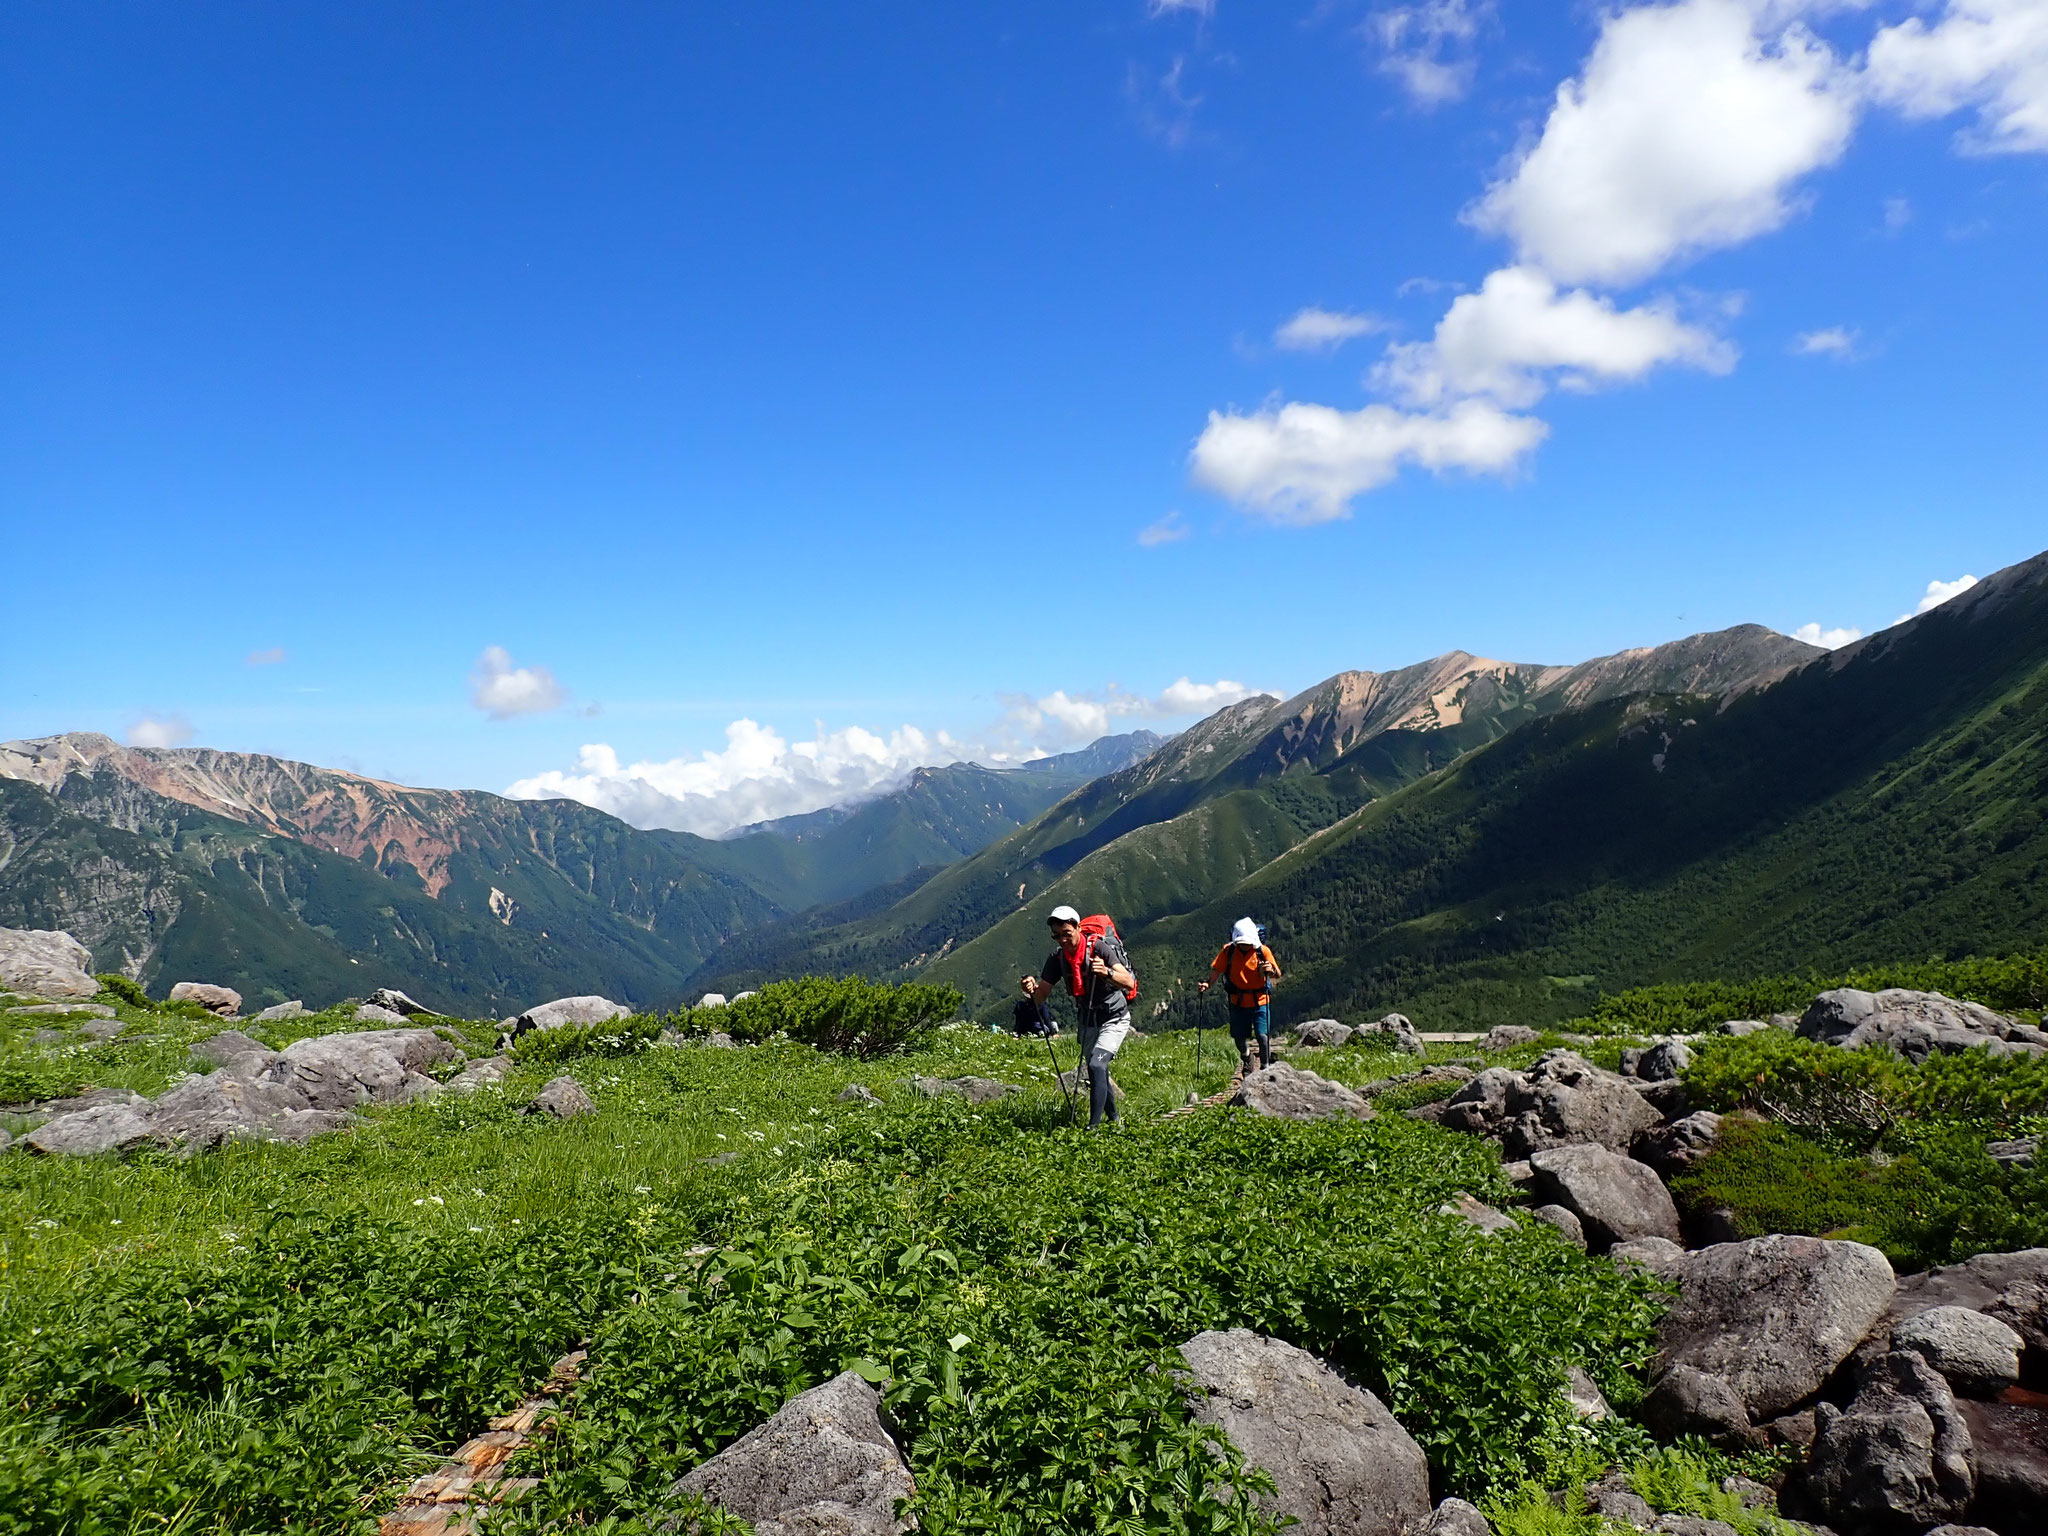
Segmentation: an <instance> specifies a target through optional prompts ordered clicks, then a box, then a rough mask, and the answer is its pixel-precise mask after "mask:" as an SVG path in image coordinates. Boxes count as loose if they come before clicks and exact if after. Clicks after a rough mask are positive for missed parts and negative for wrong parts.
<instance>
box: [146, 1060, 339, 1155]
mask: <svg viewBox="0 0 2048 1536" xmlns="http://www.w3.org/2000/svg"><path fill="white" fill-rule="evenodd" d="M309 1108H311V1106H310V1105H309V1104H308V1103H307V1101H306V1096H305V1095H304V1094H303V1093H302V1092H300V1091H299V1089H298V1087H297V1085H296V1084H294V1083H290V1082H276V1081H273V1080H271V1079H269V1078H266V1077H262V1076H256V1077H247V1078H245V1077H240V1076H237V1075H236V1073H235V1071H234V1070H233V1068H232V1067H227V1068H223V1069H222V1070H221V1071H218V1072H213V1073H209V1074H208V1075H207V1076H205V1077H199V1078H193V1079H192V1080H191V1081H189V1082H184V1083H180V1084H179V1085H178V1086H177V1087H175V1088H173V1089H171V1090H170V1091H169V1092H168V1093H166V1094H164V1095H163V1096H162V1097H161V1098H159V1099H158V1100H157V1101H156V1104H155V1105H154V1107H153V1112H152V1115H151V1119H152V1122H153V1127H154V1131H155V1134H156V1136H157V1138H158V1139H159V1140H161V1141H165V1142H179V1143H182V1144H183V1145H184V1147H185V1149H186V1150H187V1151H188V1152H199V1151H205V1150H208V1149H210V1148H213V1147H217V1146H219V1145H220V1144H221V1143H222V1142H226V1141H261V1140H265V1139H268V1137H269V1136H270V1134H271V1127H272V1125H273V1124H274V1123H275V1122H276V1121H278V1120H279V1119H280V1118H281V1117H283V1116H284V1115H286V1114H288V1113H290V1112H292V1111H294V1110H305V1109H309Z"/></svg>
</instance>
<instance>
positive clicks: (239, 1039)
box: [192, 1029, 272, 1066]
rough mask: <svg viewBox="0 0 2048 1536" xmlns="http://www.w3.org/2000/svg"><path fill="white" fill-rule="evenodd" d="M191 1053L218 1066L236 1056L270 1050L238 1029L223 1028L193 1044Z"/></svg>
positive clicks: (269, 1051) (268, 1053)
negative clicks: (217, 1032)
mask: <svg viewBox="0 0 2048 1536" xmlns="http://www.w3.org/2000/svg"><path fill="white" fill-rule="evenodd" d="M192 1054H193V1055H194V1056H197V1057H199V1058H201V1059H202V1060H205V1061H210V1062H213V1063H215V1064H216V1065H218V1066H226V1065H227V1064H228V1063H229V1062H231V1061H233V1060H234V1059H235V1058H236V1057H238V1056H251V1055H259V1056H268V1055H271V1054H272V1052H271V1050H270V1048H269V1047H268V1046H266V1045H264V1044H263V1042H262V1041H260V1040H252V1039H250V1038H249V1037H248V1036H247V1035H245V1034H243V1033H242V1032H241V1031H240V1030H239V1029H224V1030H222V1031H221V1032H220V1033H219V1034H217V1035H211V1036H209V1037H208V1038H206V1039H204V1040H202V1041H200V1042H199V1043H198V1044H197V1045H195V1046H193V1047H192Z"/></svg>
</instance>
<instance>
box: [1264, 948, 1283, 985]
mask: <svg viewBox="0 0 2048 1536" xmlns="http://www.w3.org/2000/svg"><path fill="white" fill-rule="evenodd" d="M1259 968H1260V969H1261V970H1263V971H1264V972H1265V973H1266V979H1267V980H1268V981H1278V980H1279V979H1280V962H1279V961H1278V960H1277V959H1275V958H1274V955H1273V951H1272V950H1270V949H1262V950H1260V951H1259Z"/></svg>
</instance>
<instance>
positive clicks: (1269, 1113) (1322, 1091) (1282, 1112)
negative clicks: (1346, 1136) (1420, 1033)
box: [1230, 1061, 1373, 1120]
mask: <svg viewBox="0 0 2048 1536" xmlns="http://www.w3.org/2000/svg"><path fill="white" fill-rule="evenodd" d="M1230 1102H1231V1103H1232V1104H1235V1105H1237V1106H1238V1107H1239V1108H1242V1109H1248V1110H1250V1111H1251V1112H1252V1113H1253V1114H1255V1115H1264V1116H1266V1117H1268V1118H1269V1119H1274V1120H1322V1119H1326V1118H1327V1117H1329V1116H1331V1115H1348V1116H1349V1117H1351V1118H1352V1119H1354V1120H1370V1119H1371V1118H1372V1114H1373V1109H1372V1106H1371V1105H1370V1104H1368V1103H1366V1102H1365V1100H1364V1099H1362V1098H1360V1097H1359V1096H1358V1095H1357V1094H1355V1093H1353V1092H1352V1091H1351V1090H1350V1089H1349V1088H1346V1087H1345V1086H1344V1085H1343V1084H1342V1083H1333V1082H1331V1081H1330V1080H1329V1079H1328V1078H1326V1077H1320V1076H1318V1075H1317V1074H1316V1073H1314V1072H1307V1071H1304V1070H1302V1069H1301V1068H1300V1067H1294V1066H1289V1065H1288V1064H1287V1063H1286V1062H1284V1061H1276V1062H1274V1063H1273V1065H1271V1066H1270V1067H1262V1068H1260V1069H1259V1070H1258V1071H1256V1072H1252V1073H1248V1074H1247V1075H1246V1077H1245V1079H1244V1081H1243V1082H1241V1083H1239V1084H1238V1085H1237V1092H1236V1093H1235V1094H1234V1095H1232V1097H1231V1100H1230Z"/></svg>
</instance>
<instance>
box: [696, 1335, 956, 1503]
mask: <svg viewBox="0 0 2048 1536" xmlns="http://www.w3.org/2000/svg"><path fill="white" fill-rule="evenodd" d="M896 1434H897V1431H896V1426H895V1425H894V1423H893V1422H891V1420H890V1419H889V1417H888V1414H887V1411H886V1410H885V1409H884V1408H883V1406H882V1398H881V1394H880V1393H878V1392H877V1391H876V1390H875V1389H874V1388H873V1387H872V1386H870V1385H868V1383H867V1382H866V1381H864V1380H862V1379H861V1378H860V1377H859V1376H858V1375H856V1374H855V1373H854V1372H852V1371H847V1372H846V1373H844V1374H843V1375H840V1376H835V1377H834V1378H833V1379H832V1380H830V1381H828V1382H826V1383H825V1384H824V1385H823V1386H820V1387H813V1388H811V1390H810V1391H808V1392H800V1393H798V1394H797V1395H796V1396H795V1397H793V1398H791V1399H790V1400H789V1401H788V1402H786V1403H784V1404H783V1405H782V1407H781V1409H780V1410H779V1411H778V1412H777V1413H776V1415H775V1417H773V1418H772V1419H770V1420H768V1422H767V1423H765V1424H763V1425H761V1426H760V1427H759V1428H757V1429H753V1430H750V1431H748V1432H747V1433H746V1434H744V1435H742V1436H740V1438H739V1439H737V1440H735V1441H733V1443H732V1444H731V1445H728V1446H727V1447H726V1448H725V1449H724V1450H722V1451H720V1452H719V1453H718V1454H717V1455H716V1456H713V1457H712V1458H711V1459H710V1460H709V1461H707V1462H705V1463H704V1464H703V1465H701V1466H699V1467H697V1468H695V1469H694V1470H692V1471H690V1472H687V1473H685V1474H684V1475H683V1476H682V1477H681V1478H680V1479H678V1480H677V1481H676V1483H675V1484H674V1486H673V1487H671V1488H670V1489H669V1498H670V1500H671V1501H673V1502H682V1501H683V1500H685V1499H686V1498H692V1497H694V1498H695V1499H701V1500H703V1501H704V1502H706V1503H708V1504H712V1505H715V1506H716V1507H717V1508H719V1509H722V1510H724V1511H725V1512H726V1513H728V1514H731V1515H737V1516H738V1517H739V1518H741V1519H742V1520H746V1521H748V1522H750V1523H751V1524H752V1525H753V1527H754V1536H897V1533H899V1532H902V1531H906V1530H909V1529H910V1526H909V1525H908V1523H907V1522H905V1521H904V1520H902V1519H900V1518H899V1517H898V1516H897V1513H896V1506H897V1504H898V1503H899V1502H900V1501H903V1500H907V1499H909V1498H910V1497H911V1496H912V1495H913V1494H914V1493H915V1492H916V1491H917V1490H916V1485H915V1484H914V1483H913V1482H912V1480H911V1476H910V1468H909V1466H908V1464H906V1463H905V1461H904V1459H903V1452H902V1451H901V1449H899V1447H898V1445H897V1440H896ZM663 1528H664V1529H667V1530H686V1529H689V1527H688V1526H687V1525H685V1524H684V1522H683V1519H682V1518H681V1517H676V1518H672V1519H671V1520H670V1521H668V1522H667V1523H666V1524H665V1525H664V1527H663Z"/></svg>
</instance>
